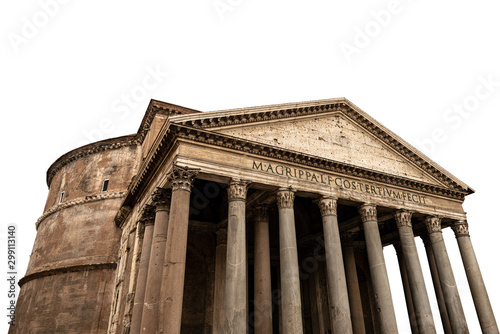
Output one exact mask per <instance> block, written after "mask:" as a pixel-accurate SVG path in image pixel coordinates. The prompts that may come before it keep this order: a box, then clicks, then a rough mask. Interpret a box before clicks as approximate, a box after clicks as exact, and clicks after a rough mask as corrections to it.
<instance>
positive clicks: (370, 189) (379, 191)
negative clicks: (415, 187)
mask: <svg viewBox="0 0 500 334" xmlns="http://www.w3.org/2000/svg"><path fill="white" fill-rule="evenodd" d="M252 169H253V170H258V171H261V172H265V173H269V174H273V175H278V176H284V177H289V178H294V179H298V180H303V181H309V182H315V183H319V184H324V185H327V186H330V187H334V188H338V189H347V190H354V191H357V192H361V193H365V194H369V195H375V196H380V197H385V198H391V199H395V200H402V201H406V202H411V203H418V204H423V205H427V203H426V199H427V198H426V197H425V196H422V195H418V194H415V193H411V192H407V191H397V190H393V189H389V188H387V187H381V186H375V185H373V184H369V183H366V182H360V181H357V180H353V179H349V178H346V177H339V176H333V175H328V174H323V173H318V172H311V171H308V170H306V169H302V168H296V167H290V166H287V165H285V164H279V163H277V164H272V163H266V162H261V161H255V160H253V161H252Z"/></svg>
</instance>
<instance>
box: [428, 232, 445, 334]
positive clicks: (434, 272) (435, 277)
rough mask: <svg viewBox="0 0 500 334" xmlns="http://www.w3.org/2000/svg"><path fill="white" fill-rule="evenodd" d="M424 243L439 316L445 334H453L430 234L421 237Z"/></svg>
mask: <svg viewBox="0 0 500 334" xmlns="http://www.w3.org/2000/svg"><path fill="white" fill-rule="evenodd" d="M420 238H422V241H423V242H424V246H425V253H426V254H427V261H428V262H429V269H430V271H431V277H432V284H433V286H434V292H435V293H436V299H437V303H438V307H439V314H440V315H441V323H442V324H443V330H444V333H445V334H453V331H452V329H451V324H450V317H449V316H448V311H447V310H446V303H445V301H444V295H443V289H442V287H441V280H440V279H439V272H438V269H437V265H436V260H435V258H434V252H433V251H432V245H431V239H429V235H428V234H424V235H421V236H420Z"/></svg>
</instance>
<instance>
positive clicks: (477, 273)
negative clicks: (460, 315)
mask: <svg viewBox="0 0 500 334" xmlns="http://www.w3.org/2000/svg"><path fill="white" fill-rule="evenodd" d="M452 229H453V231H454V232H455V236H456V238H457V242H458V247H459V249H460V254H461V256H462V262H463V264H464V267H465V273H466V275H467V281H468V282H469V287H470V291H471V294H472V299H473V300H474V306H475V307H476V313H477V316H478V318H479V324H480V325H481V330H482V331H483V333H491V334H498V326H497V322H496V320H495V315H494V314H493V309H492V308H491V304H490V299H489V297H488V292H486V286H485V285H484V281H483V276H482V275H481V270H480V269H479V264H478V262H477V259H476V254H475V253H474V248H473V247H472V242H471V240H470V236H469V226H468V225H467V222H466V221H460V222H457V223H455V224H453V225H452Z"/></svg>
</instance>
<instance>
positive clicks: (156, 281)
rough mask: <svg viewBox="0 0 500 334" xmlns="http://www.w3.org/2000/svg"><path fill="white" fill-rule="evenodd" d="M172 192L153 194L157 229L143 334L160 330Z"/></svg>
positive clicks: (150, 264)
mask: <svg viewBox="0 0 500 334" xmlns="http://www.w3.org/2000/svg"><path fill="white" fill-rule="evenodd" d="M171 196H172V194H171V191H170V190H169V189H163V188H157V189H156V191H155V192H154V193H153V204H154V205H155V207H156V218H155V227H154V231H153V242H152V246H151V258H150V260H149V269H148V279H147V283H146V295H145V297H144V308H143V310H142V321H141V324H142V325H141V332H142V333H155V332H156V331H157V329H158V322H159V317H158V315H159V311H160V294H159V293H158V291H160V289H161V276H162V273H163V260H164V259H165V244H166V241H167V228H168V216H169V213H170V200H171Z"/></svg>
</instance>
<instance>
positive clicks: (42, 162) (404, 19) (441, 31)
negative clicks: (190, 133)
mask: <svg viewBox="0 0 500 334" xmlns="http://www.w3.org/2000/svg"><path fill="white" fill-rule="evenodd" d="M63 2H64V1H62V0H60V1H59V2H55V0H52V5H43V4H44V3H51V2H50V1H49V0H43V1H41V2H37V1H33V0H26V1H18V2H12V1H9V2H2V4H1V5H0V6H1V8H0V22H1V26H2V32H1V36H2V42H1V43H0V45H1V47H2V58H1V59H2V61H1V63H0V78H1V79H0V80H1V81H0V82H1V83H0V85H1V98H0V110H1V116H0V117H1V123H0V124H1V126H2V131H1V134H2V160H1V168H2V170H1V172H2V173H1V175H2V192H1V196H2V198H1V202H0V203H2V215H1V217H2V227H1V231H0V232H1V246H0V252H3V254H5V253H6V246H5V245H6V230H7V225H8V224H16V225H17V235H18V243H17V246H18V254H17V256H18V272H19V274H18V279H19V278H21V277H22V276H23V275H24V273H25V270H26V266H27V263H28V261H29V254H30V252H31V248H32V245H33V241H34V238H35V234H36V231H35V222H36V220H37V219H38V217H39V216H41V214H42V213H43V207H44V204H45V200H46V196H47V185H46V182H45V180H46V174H45V173H46V170H47V169H48V167H49V166H50V165H51V164H52V163H53V162H54V161H55V160H56V159H57V158H58V157H59V156H61V155H62V154H64V153H66V152H67V151H69V150H71V149H74V148H76V147H77V146H80V145H82V144H85V143H88V142H91V141H96V140H98V139H104V138H111V137H116V136H121V135H127V134H133V133H135V132H136V131H137V129H138V127H139V125H140V122H141V119H142V117H143V115H144V112H145V110H146V107H147V104H148V103H149V99H151V98H154V99H158V100H162V101H167V102H171V103H175V104H179V105H182V106H186V107H190V108H194V109H198V110H202V111H210V110H219V109H226V108H235V107H248V106H258V105H265V104H272V103H285V102H298V101H307V100H314V99H324V98H333V97H346V98H348V99H349V100H351V101H352V102H353V103H355V104H356V105H358V106H359V107H360V108H361V109H363V110H364V111H366V112H367V113H368V114H370V115H371V116H373V117H374V118H375V119H377V120H378V121H380V122H381V123H382V124H384V125H385V126H386V127H388V128H389V129H391V130H392V131H394V132H395V133H397V134H398V135H400V136H401V137H402V138H404V139H405V140H407V141H408V142H410V143H411V144H413V145H414V146H416V147H419V148H420V149H421V150H422V151H423V152H424V153H426V154H428V155H429V156H430V157H431V158H432V159H433V160H435V161H436V162H437V163H439V164H440V165H441V166H443V167H444V168H445V169H447V170H448V171H450V172H451V173H452V174H453V175H455V176H456V177H458V178H459V179H461V180H462V181H464V182H465V183H467V184H468V185H470V186H471V187H472V188H474V189H475V190H476V194H473V195H470V196H468V197H467V198H466V201H465V204H464V207H465V210H466V211H467V212H468V220H469V224H470V232H471V237H472V242H473V245H474V247H475V251H476V254H477V257H478V259H479V262H480V266H481V268H482V272H483V276H484V280H485V283H486V285H487V288H488V291H489V294H490V299H491V302H492V304H493V307H494V311H495V312H496V314H497V316H500V287H499V285H498V280H499V278H500V274H499V271H498V269H497V264H498V253H499V251H500V246H499V242H498V234H499V231H500V227H499V219H498V192H499V186H500V182H499V179H498V165H497V162H498V159H497V155H498V148H497V145H498V144H499V138H500V134H499V132H500V130H499V129H498V123H497V122H498V121H499V120H500V116H499V114H498V110H499V107H500V69H499V59H500V48H499V40H498V36H499V32H500V20H499V19H498V13H499V8H498V7H499V6H498V5H497V2H494V1H486V0H476V1H456V0H455V1H448V0H445V1H439V2H437V1H430V0H420V1H410V0H401V1H399V2H394V1H392V2H391V1H388V0H376V1H373V0H372V1H356V2H354V1H324V0H323V1H321V0H311V1H307V2H306V1H295V0H287V1H283V0H275V1H262V0H239V1H237V0H221V1H217V2H214V1H213V0H203V1H201V0H191V1H140V2H139V1H128V0H121V1H113V0H108V1H65V3H63ZM54 4H56V5H57V7H56V6H55V5H54ZM215 5H218V6H219V7H217V8H219V9H218V10H217V9H216V6H215ZM44 8H45V9H44ZM389 10H390V11H389ZM391 11H392V13H391ZM47 13H49V14H50V15H49V14H47ZM387 13H390V14H389V15H387ZM377 18H378V20H377ZM343 49H344V51H343ZM347 49H348V50H349V51H350V52H351V53H348V52H347V53H346V51H345V50H347ZM151 71H160V72H168V75H167V76H164V75H163V74H162V75H160V76H158V77H157V81H156V82H155V81H153V80H149V81H147V82H146V84H147V85H146V86H147V87H146V88H144V86H143V81H144V80H145V79H147V78H148V75H149V72H151ZM488 80H489V81H490V84H487V85H485V84H484V81H488ZM127 95H129V96H131V99H132V101H131V103H130V105H128V106H127V105H125V104H124V101H125V100H124V99H126V96H127ZM450 108H451V110H450ZM453 108H455V109H453ZM459 108H461V109H462V110H463V111H464V112H463V113H462V114H459V113H457V112H456V110H459ZM433 133H434V134H436V133H437V134H438V136H437V139H438V140H433V142H434V144H433V145H432V146H433V147H432V146H431V145H430V144H429V140H430V139H431V138H432V134H433ZM426 140H427V144H426V145H424V146H422V143H423V142H424V141H426ZM444 235H445V238H446V246H447V248H448V253H449V254H450V257H451V259H452V265H453V269H454V272H455V276H456V279H457V282H458V285H459V291H460V294H461V298H462V303H463V306H464V309H465V313H466V316H467V320H468V322H469V327H470V330H471V333H479V332H480V330H479V328H478V322H477V317H476V315H475V311H474V307H473V303H472V299H471V297H470V292H469V290H468V285H467V281H466V278H465V273H464V269H463V266H462V263H461V259H460V256H459V252H458V247H457V244H456V241H455V239H454V236H453V232H452V231H451V230H450V229H447V230H445V231H444ZM417 244H418V245H419V247H420V249H419V251H420V260H421V263H422V266H423V270H424V272H425V273H426V275H427V274H428V272H429V270H428V266H427V261H426V258H425V253H424V252H423V249H422V247H421V240H420V239H418V240H417ZM385 254H386V259H387V266H388V268H389V275H390V279H391V284H392V286H393V288H392V294H393V298H394V303H395V305H396V312H397V317H398V321H399V329H400V332H401V333H409V326H408V320H407V315H406V310H405V303H404V299H403V293H402V289H401V283H400V277H399V271H398V267H397V264H396V263H395V252H394V250H393V248H392V247H388V248H387V249H385ZM1 258H2V259H3V260H2V262H1V263H0V266H1V268H2V272H5V273H6V271H7V268H6V262H7V260H6V257H5V255H2V257H1ZM4 275H5V278H3V276H2V277H0V281H1V282H2V285H1V286H0V289H1V290H0V295H1V296H2V298H0V300H1V301H2V304H1V307H0V308H1V309H5V308H6V307H7V305H8V304H7V303H8V299H7V286H6V274H4ZM428 276H429V275H427V282H426V283H427V290H428V292H429V296H430V300H431V303H432V305H433V309H434V311H436V312H435V317H436V322H437V327H438V329H439V330H440V331H441V330H442V329H441V327H440V322H439V320H438V319H437V318H438V314H439V313H438V312H437V306H436V302H435V297H434V293H433V289H432V284H431V282H430V281H429V277H428ZM4 305H5V307H4ZM3 312H4V313H5V315H2V314H0V315H1V317H0V319H2V320H0V326H1V329H3V330H4V332H6V331H7V317H6V314H7V311H3Z"/></svg>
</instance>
